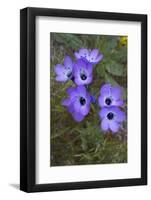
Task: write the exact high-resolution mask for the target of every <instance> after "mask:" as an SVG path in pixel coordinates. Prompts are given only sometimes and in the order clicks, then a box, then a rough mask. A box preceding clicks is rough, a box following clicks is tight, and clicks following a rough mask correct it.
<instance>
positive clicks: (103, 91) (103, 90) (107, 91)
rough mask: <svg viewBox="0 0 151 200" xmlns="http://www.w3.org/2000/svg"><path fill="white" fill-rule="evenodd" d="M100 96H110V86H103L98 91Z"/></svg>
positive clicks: (108, 84)
mask: <svg viewBox="0 0 151 200" xmlns="http://www.w3.org/2000/svg"><path fill="white" fill-rule="evenodd" d="M100 94H101V95H103V96H110V94H111V84H110V83H107V84H104V85H103V86H102V87H101V89H100Z"/></svg>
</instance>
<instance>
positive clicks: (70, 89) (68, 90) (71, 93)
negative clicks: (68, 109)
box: [67, 87, 77, 97]
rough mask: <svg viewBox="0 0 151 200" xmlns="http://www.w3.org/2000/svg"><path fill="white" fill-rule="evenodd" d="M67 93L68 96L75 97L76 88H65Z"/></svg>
mask: <svg viewBox="0 0 151 200" xmlns="http://www.w3.org/2000/svg"><path fill="white" fill-rule="evenodd" d="M67 94H68V95H69V96H70V97H75V96H77V92H76V88H74V87H69V88H68V89H67Z"/></svg>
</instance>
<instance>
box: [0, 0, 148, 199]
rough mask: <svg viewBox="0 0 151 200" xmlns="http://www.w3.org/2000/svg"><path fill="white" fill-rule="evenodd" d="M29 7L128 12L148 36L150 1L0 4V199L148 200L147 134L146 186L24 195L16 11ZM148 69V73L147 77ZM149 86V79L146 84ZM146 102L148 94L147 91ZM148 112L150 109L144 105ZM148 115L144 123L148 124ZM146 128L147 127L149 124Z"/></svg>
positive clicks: (15, 0)
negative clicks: (144, 18)
mask: <svg viewBox="0 0 151 200" xmlns="http://www.w3.org/2000/svg"><path fill="white" fill-rule="evenodd" d="M27 6H33V7H49V8H66V9H81V10H94V11H95V10H97V11H113V12H129V13H145V14H148V35H149V36H150V35H151V24H150V18H151V1H150V0H142V1H140V0H137V1H135V0H134V1H132V0H125V1H121V0H114V1H112V0H105V1H101V0H92V1H91V0H83V1H81V0H76V1H72V0H54V1H51V0H43V1H42V0H41V1H40V0H37V1H34V0H26V1H25V0H13V1H11V0H4V1H1V3H0V135H1V137H0V199H5V200H7V199H16V200H19V199H21V200H24V199H25V200H31V199H32V200H33V199H34V200H40V199H42V200H48V199H56V200H57V199H63V200H64V199H66V200H67V199H73V200H74V199H105V200H108V199H112V200H114V199H116V200H119V199H122V200H127V199H134V198H137V199H145V200H148V199H150V198H151V185H150V184H151V172H150V171H151V170H150V169H151V158H150V156H151V153H150V152H151V136H150V128H151V127H149V131H148V132H149V133H148V151H149V155H148V161H149V166H148V168H149V170H148V173H149V185H148V186H139V187H123V188H110V189H91V190H81V191H65V192H51V193H50V192H49V193H34V194H26V193H24V192H21V191H19V190H18V187H19V186H18V185H19V9H21V8H24V7H27ZM150 53H151V40H150V37H149V38H148V57H149V58H148V66H150V64H151V59H150V56H149V55H150ZM150 72H151V70H150V69H149V70H148V74H150ZM148 82H149V86H151V80H149V81H148ZM148 96H149V102H150V101H151V93H150V92H149V95H148ZM148 107H149V110H150V111H151V106H150V105H148ZM150 120H151V112H150V113H149V118H148V124H150ZM149 126H150V125H149Z"/></svg>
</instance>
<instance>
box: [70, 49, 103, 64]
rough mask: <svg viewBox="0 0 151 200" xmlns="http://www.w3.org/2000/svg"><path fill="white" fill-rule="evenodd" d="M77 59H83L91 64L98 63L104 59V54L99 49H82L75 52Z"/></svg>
mask: <svg viewBox="0 0 151 200" xmlns="http://www.w3.org/2000/svg"><path fill="white" fill-rule="evenodd" d="M74 55H75V57H76V58H77V59H83V60H85V61H87V62H89V63H91V64H97V63H99V62H100V61H101V60H102V59H103V54H101V53H99V50H98V49H93V50H90V49H84V48H82V49H80V50H79V52H75V53H74Z"/></svg>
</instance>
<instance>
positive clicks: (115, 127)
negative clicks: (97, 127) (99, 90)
mask: <svg viewBox="0 0 151 200" xmlns="http://www.w3.org/2000/svg"><path fill="white" fill-rule="evenodd" d="M99 115H100V119H101V120H102V122H101V128H102V130H103V131H108V130H111V131H112V132H113V133H116V132H118V131H119V129H120V128H121V123H122V122H123V121H125V120H126V115H125V113H124V112H123V111H121V110H120V109H119V108H118V107H114V106H113V107H108V108H107V107H104V108H102V109H101V111H100V112H99Z"/></svg>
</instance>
